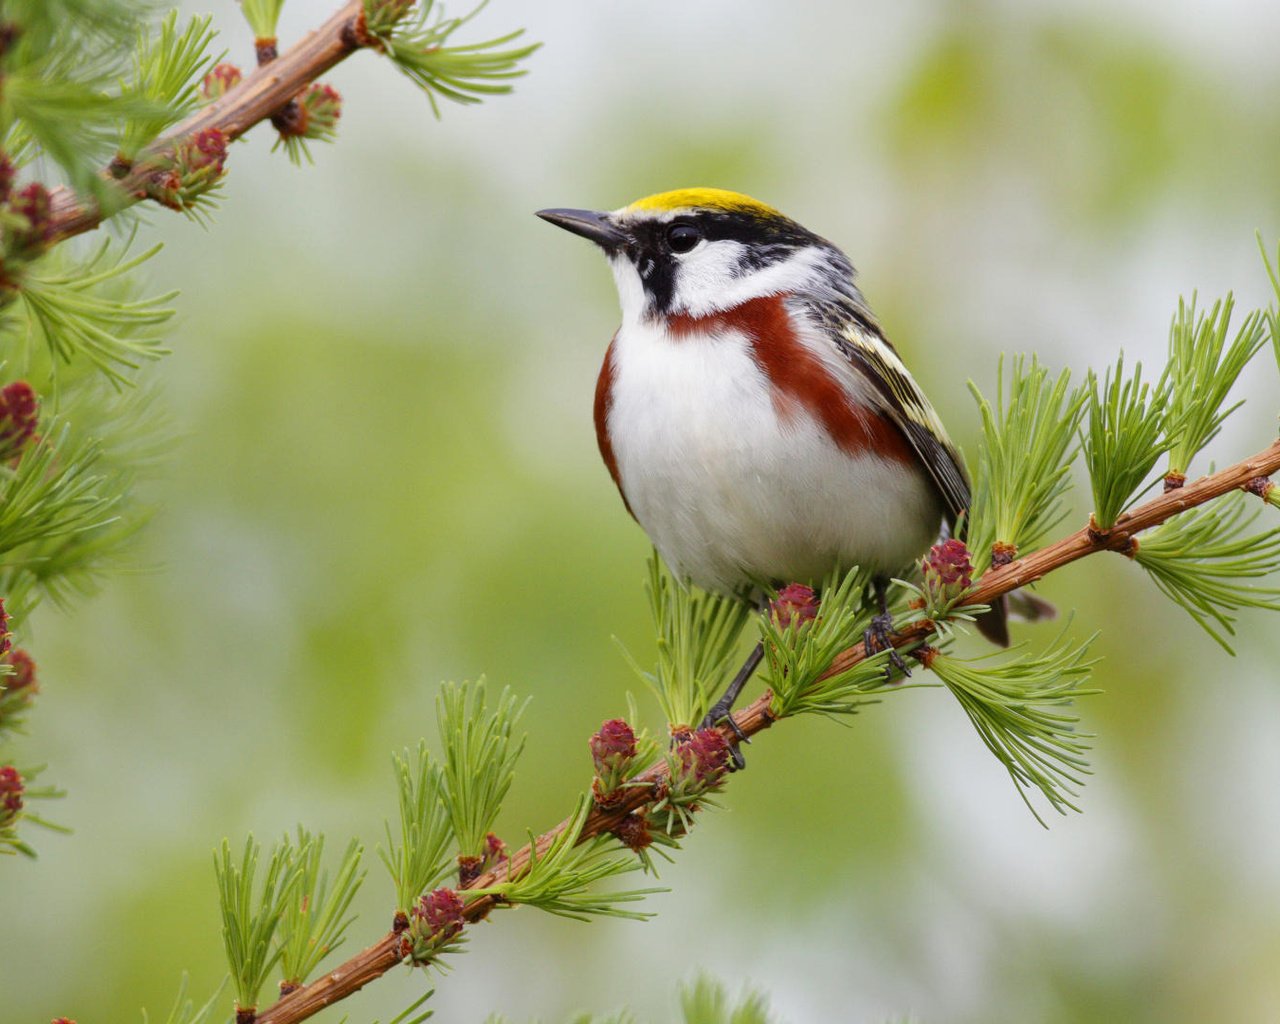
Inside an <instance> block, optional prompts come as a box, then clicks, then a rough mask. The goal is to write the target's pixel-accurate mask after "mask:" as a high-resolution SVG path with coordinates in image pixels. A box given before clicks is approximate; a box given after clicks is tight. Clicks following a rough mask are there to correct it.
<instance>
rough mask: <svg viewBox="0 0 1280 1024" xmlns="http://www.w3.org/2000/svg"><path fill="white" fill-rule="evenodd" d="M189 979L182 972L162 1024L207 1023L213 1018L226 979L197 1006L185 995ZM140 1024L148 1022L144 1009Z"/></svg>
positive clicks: (148, 1018)
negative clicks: (170, 1005) (174, 996)
mask: <svg viewBox="0 0 1280 1024" xmlns="http://www.w3.org/2000/svg"><path fill="white" fill-rule="evenodd" d="M189 981H190V978H189V977H188V976H187V974H186V973H185V972H184V973H183V975H182V981H181V982H180V983H179V984H178V995H177V997H176V998H175V999H174V1001H173V1006H172V1007H171V1008H170V1010H169V1015H168V1016H167V1017H165V1019H164V1024H209V1022H210V1021H212V1020H214V1019H215V1015H217V1011H218V1003H219V1002H220V1001H221V998H222V990H223V989H224V988H226V987H227V979H226V978H225V977H224V978H223V979H222V980H221V981H220V982H218V987H217V988H216V989H215V990H214V993H213V995H211V996H210V997H209V998H208V999H207V1000H205V1002H204V1003H203V1004H202V1005H201V1006H199V1007H197V1006H196V1004H195V1001H194V1000H192V999H191V998H190V997H189V996H188V995H187V984H188V982H189ZM142 1024H150V1017H148V1015H147V1011H146V1010H145V1009H144V1010H143V1011H142Z"/></svg>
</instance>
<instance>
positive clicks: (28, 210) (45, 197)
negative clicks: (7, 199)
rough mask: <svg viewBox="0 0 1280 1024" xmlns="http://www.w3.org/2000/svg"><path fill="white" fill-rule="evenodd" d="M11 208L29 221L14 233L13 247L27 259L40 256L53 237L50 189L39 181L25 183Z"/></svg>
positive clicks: (12, 238) (10, 205) (14, 198)
mask: <svg viewBox="0 0 1280 1024" xmlns="http://www.w3.org/2000/svg"><path fill="white" fill-rule="evenodd" d="M9 209H10V210H12V211H13V212H14V213H16V214H19V215H20V216H22V217H24V218H26V222H27V226H26V227H25V228H23V229H21V230H19V231H15V232H14V233H13V235H12V237H11V239H10V241H11V248H12V249H15V250H17V252H18V253H19V254H20V255H21V256H22V257H23V258H25V259H30V258H32V257H33V256H38V255H39V254H40V253H41V252H43V251H44V249H45V247H46V246H47V245H48V244H49V239H50V238H51V237H53V219H52V217H51V216H50V213H51V210H50V204H49V192H48V190H47V189H46V188H45V187H44V186H43V185H41V184H40V182H38V181H33V182H32V183H31V184H30V185H24V186H23V187H22V188H21V189H19V190H18V194H17V195H16V196H14V197H13V200H12V202H11V203H10V204H9Z"/></svg>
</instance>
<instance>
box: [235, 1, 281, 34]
mask: <svg viewBox="0 0 1280 1024" xmlns="http://www.w3.org/2000/svg"><path fill="white" fill-rule="evenodd" d="M283 7H284V0H240V9H241V10H242V11H243V12H244V20H245V21H247V22H248V23H249V28H250V29H252V30H253V34H254V36H255V37H257V38H258V39H274V38H275V37H276V26H277V25H278V24H279V23H280V11H281V9H282V8H283Z"/></svg>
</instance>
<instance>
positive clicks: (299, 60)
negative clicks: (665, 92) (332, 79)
mask: <svg viewBox="0 0 1280 1024" xmlns="http://www.w3.org/2000/svg"><path fill="white" fill-rule="evenodd" d="M368 41H369V40H368V36H367V34H366V33H365V30H364V7H363V5H362V3H361V0H348V2H347V3H345V4H343V5H342V7H341V8H340V9H339V10H338V11H336V12H335V13H334V14H333V16H332V17H330V18H329V20H328V21H326V22H325V23H324V24H323V25H321V26H320V27H319V28H317V29H313V30H312V31H311V32H308V33H307V34H306V35H305V36H303V37H302V39H301V40H299V42H298V43H297V44H296V45H295V46H293V47H291V48H290V49H289V50H287V51H285V53H283V54H282V55H281V56H279V57H277V58H276V59H275V60H273V61H271V62H270V63H268V64H264V65H262V66H261V67H259V68H257V69H255V70H254V71H252V72H250V73H249V74H248V75H246V76H245V77H244V79H243V80H242V81H241V82H240V84H238V85H237V86H235V88H233V89H231V90H229V91H228V92H227V93H225V94H224V95H223V96H221V97H219V98H218V99H216V100H214V101H213V102H212V103H210V104H209V105H208V106H207V107H203V108H202V109H200V110H197V111H196V112H195V113H194V114H192V115H191V116H190V117H188V118H187V119H186V120H185V121H183V122H182V123H180V124H178V125H176V126H175V127H174V128H172V129H170V130H169V131H168V132H166V133H165V134H164V135H163V136H162V137H161V139H160V140H159V142H157V144H156V146H153V147H152V151H151V152H152V154H153V155H154V153H155V151H156V150H157V148H168V147H169V146H171V145H172V143H173V142H174V141H176V140H178V139H182V138H187V137H188V136H193V135H195V134H196V132H199V131H203V130H205V129H208V128H217V129H219V130H220V131H221V132H222V133H223V134H224V135H225V136H226V137H227V140H228V141H230V140H232V139H235V138H238V137H239V136H241V135H243V134H244V133H245V132H247V131H248V130H249V129H250V128H252V127H253V126H254V125H255V124H257V123H258V122H259V121H264V120H266V119H267V118H269V117H271V115H272V114H274V113H275V112H276V111H278V110H280V109H282V108H283V107H285V106H286V105H287V104H288V103H289V101H290V100H292V99H293V98H294V97H295V96H296V95H298V93H299V92H301V91H302V90H303V89H304V88H305V87H306V86H307V85H309V84H310V83H311V82H314V81H315V80H316V79H317V78H319V77H320V76H321V75H323V74H324V73H325V72H326V71H328V70H329V69H330V68H332V67H333V66H334V65H335V64H338V63H339V62H341V61H342V60H345V59H346V58H347V57H349V56H350V55H351V54H353V53H354V52H355V51H356V50H358V49H360V48H361V47H362V46H365V45H368ZM162 143H163V144H166V145H164V146H161V144H162ZM147 164H148V160H147V157H146V156H145V155H144V156H143V157H142V158H140V159H139V160H138V161H137V163H136V164H135V166H134V167H133V168H132V169H130V170H129V171H127V172H126V173H125V174H124V175H123V176H120V175H118V174H110V175H104V177H107V178H110V179H113V180H114V179H118V180H115V184H116V186H117V187H118V188H119V189H120V190H121V192H122V194H121V196H120V197H119V203H120V206H119V207H117V208H123V207H125V206H130V205H132V204H133V203H135V202H136V201H137V196H136V193H137V192H138V191H139V190H140V189H141V188H142V187H143V186H144V185H145V184H146V180H147V177H148V175H149V174H150V173H151V171H152V170H154V168H148V166H147ZM49 201H50V219H51V222H52V235H51V236H50V240H51V242H61V241H63V240H64V239H67V238H71V237H72V236H73V235H79V234H82V233H83V232H85V231H92V230H93V229H94V228H96V227H97V226H98V225H99V224H101V223H102V220H103V215H102V211H101V210H100V209H99V208H98V206H97V205H96V204H95V203H94V202H93V201H92V200H89V199H86V198H84V197H83V196H80V195H77V194H76V193H75V192H74V191H72V190H71V189H69V188H67V187H66V186H65V185H60V186H58V187H57V188H55V189H51V190H50V193H49Z"/></svg>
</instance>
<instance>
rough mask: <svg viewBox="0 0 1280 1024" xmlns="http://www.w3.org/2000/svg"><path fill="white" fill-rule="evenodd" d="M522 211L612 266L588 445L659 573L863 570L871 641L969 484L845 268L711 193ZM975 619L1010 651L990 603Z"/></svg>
mask: <svg viewBox="0 0 1280 1024" xmlns="http://www.w3.org/2000/svg"><path fill="white" fill-rule="evenodd" d="M538 216H539V217H541V218H543V219H544V220H547V221H550V222H551V223H552V224H555V225H557V226H559V227H562V228H564V229H565V230H567V231H571V232H573V233H574V234H577V235H581V236H583V237H584V238H588V239H590V240H591V241H593V242H595V243H596V244H597V245H599V246H600V248H601V249H603V250H604V253H605V256H606V257H607V258H608V260H609V264H610V266H611V267H612V268H613V275H614V279H615V281H616V283H617V287H618V295H619V298H620V300H621V305H622V326H621V327H620V328H619V329H618V331H617V333H616V334H615V335H614V337H613V342H612V343H611V344H610V345H609V349H608V352H607V354H606V355H605V359H604V366H603V367H602V368H601V370H600V377H599V381H598V383H597V386H596V397H595V425H596V437H597V440H598V442H599V445H600V454H601V455H602V456H603V457H604V462H605V465H606V466H607V467H608V468H609V472H610V473H611V474H612V476H613V480H614V483H615V484H617V486H618V490H619V491H620V492H621V493H622V500H623V502H624V503H625V504H626V507H627V509H628V510H629V511H630V512H631V514H632V516H634V517H635V519H636V521H637V522H639V524H640V525H641V526H642V527H643V528H644V530H645V532H646V533H647V534H648V535H649V537H650V539H651V540H652V541H653V543H654V545H655V546H656V547H657V549H658V551H659V553H660V554H661V555H662V558H663V559H664V561H665V562H666V563H667V565H668V566H669V567H670V568H671V569H672V571H673V572H675V573H676V574H677V575H678V576H681V577H687V578H688V579H690V580H692V582H694V583H695V584H697V585H699V586H701V587H703V588H705V589H708V590H713V591H718V592H722V593H735V594H741V593H743V592H744V590H749V589H751V588H752V587H755V586H758V585H760V584H774V585H777V584H779V583H790V582H812V583H818V582H821V580H822V579H823V577H824V576H826V575H827V574H828V573H830V572H831V571H832V570H833V569H840V568H850V567H852V566H854V565H857V566H860V567H862V568H863V569H864V570H867V571H868V572H870V573H871V574H872V577H873V581H874V586H875V591H876V596H877V598H878V600H879V602H880V611H881V615H880V616H879V617H878V618H877V620H876V623H875V624H874V626H873V631H872V635H871V636H869V638H868V639H869V641H871V642H874V643H876V644H880V645H887V643H888V631H889V630H890V628H891V622H890V620H889V617H888V614H887V611H886V602H885V596H884V595H885V586H886V584H887V582H888V579H889V577H890V576H892V575H894V574H898V573H900V572H901V571H902V570H903V569H904V568H905V567H906V566H908V565H909V564H910V563H911V562H912V560H914V559H918V558H919V557H920V555H921V554H922V553H923V552H924V551H925V550H926V549H927V548H928V547H929V546H930V545H931V544H933V543H934V542H935V541H936V540H937V539H938V537H939V534H940V531H942V530H944V529H946V528H952V529H954V527H955V523H956V520H957V518H958V517H959V516H960V515H961V513H963V512H965V511H966V510H967V509H968V507H969V496H970V490H969V481H968V477H967V475H966V473H965V468H964V461H963V459H962V457H961V455H960V453H959V451H958V450H957V449H956V447H955V445H954V444H952V442H951V440H950V439H949V438H948V437H947V433H946V430H945V429H944V428H943V426H942V423H941V422H940V421H939V419H938V416H937V414H936V413H935V412H934V410H933V407H932V405H930V403H929V400H928V399H927V398H926V397H925V396H924V393H923V392H922V391H921V390H920V387H919V385H917V384H916V382H915V380H914V378H912V376H911V373H910V371H908V370H907V368H906V366H905V365H904V364H903V362H902V360H901V358H899V356H898V353H897V352H896V351H895V350H894V348H893V346H892V345H890V344H889V342H888V340H887V339H886V338H885V336H884V333H883V332H882V331H881V329H880V326H879V324H878V323H877V322H876V320H875V317H874V316H873V315H872V313H871V310H870V308H869V307H868V306H867V302H866V300H865V299H864V298H863V296H862V293H861V291H859V290H858V287H857V285H856V284H855V283H854V276H855V271H854V268H853V265H852V264H851V263H850V262H849V259H848V257H846V256H845V254H844V253H843V252H841V251H840V250H839V249H838V248H837V247H836V246H834V245H833V244H832V243H830V242H828V241H826V240H825V239H823V238H820V237H819V236H818V235H815V234H814V233H813V232H811V231H809V230H807V229H806V228H804V227H801V226H800V225H799V224H797V223H796V222H795V221H793V220H791V219H789V218H788V217H785V216H784V215H783V214H781V213H779V212H778V211H777V210H775V209H773V208H772V207H770V206H767V205H765V204H764V203H762V202H759V201H757V200H755V199H752V198H751V197H749V196H745V195H742V194H740V193H737V192H728V191H724V190H721V189H713V188H689V189H680V190H677V191H674V192H663V193H660V194H658V195H653V196H649V197H647V198H645V199H640V200H638V201H636V202H634V203H632V204H631V205H630V206H625V207H623V208H621V209H619V210H614V211H612V212H607V213H597V212H592V211H589V210H565V209H555V210H542V211H540V212H539V213H538ZM944 523H945V524H949V527H946V526H944ZM979 626H980V628H981V629H982V630H983V632H984V633H986V634H987V635H988V636H989V637H990V638H991V639H993V640H994V641H996V642H997V643H1002V644H1007V643H1008V632H1007V627H1006V625H1005V617H1004V613H1003V607H1001V608H997V609H993V612H992V614H989V615H987V616H984V617H983V619H982V620H981V621H980V622H979Z"/></svg>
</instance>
